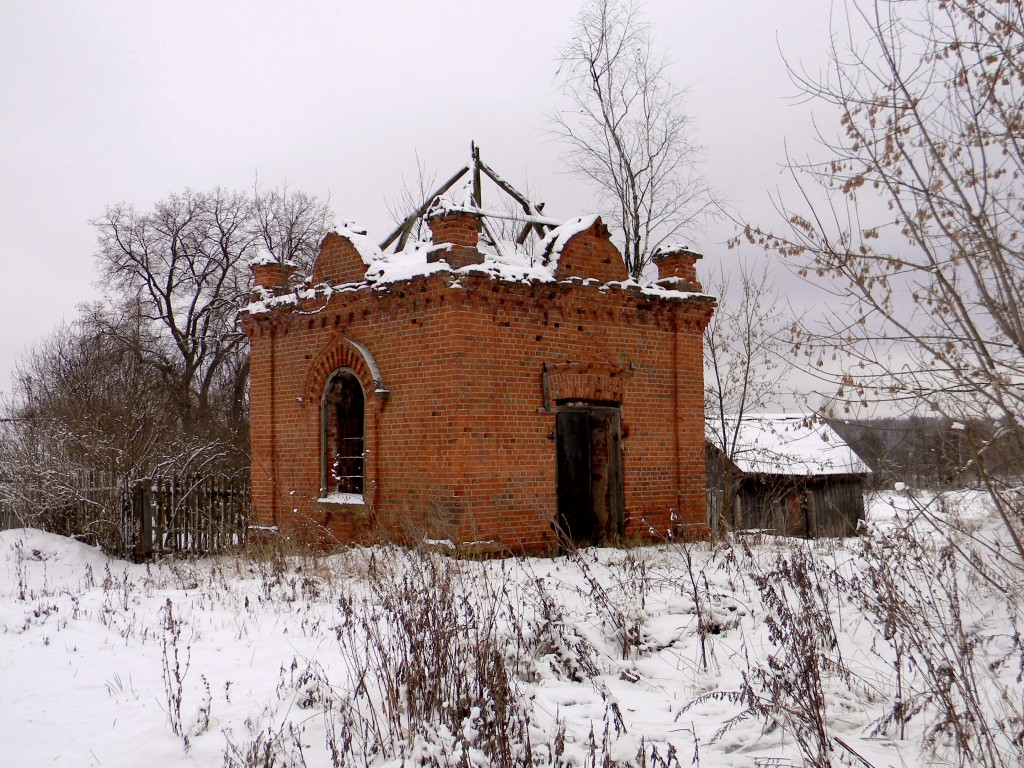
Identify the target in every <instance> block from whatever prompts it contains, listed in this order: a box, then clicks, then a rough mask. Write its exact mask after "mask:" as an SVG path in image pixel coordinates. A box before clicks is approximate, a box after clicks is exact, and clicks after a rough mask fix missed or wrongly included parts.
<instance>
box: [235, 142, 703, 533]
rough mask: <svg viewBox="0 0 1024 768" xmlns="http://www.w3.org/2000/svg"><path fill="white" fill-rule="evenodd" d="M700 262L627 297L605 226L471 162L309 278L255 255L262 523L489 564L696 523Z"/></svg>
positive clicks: (672, 270)
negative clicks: (491, 198) (421, 231)
mask: <svg viewBox="0 0 1024 768" xmlns="http://www.w3.org/2000/svg"><path fill="white" fill-rule="evenodd" d="M481 174H483V176H484V177H485V178H488V179H490V180H491V181H493V183H494V184H496V185H497V186H498V187H499V188H500V189H501V190H503V191H504V192H505V193H507V194H508V195H510V196H511V197H512V199H514V200H515V201H516V204H517V205H518V206H519V207H521V209H522V213H519V214H517V216H516V219H517V222H518V223H517V225H516V226H519V225H520V224H521V225H522V231H521V232H519V233H518V237H516V235H515V234H513V236H512V237H511V239H510V240H507V241H503V240H502V238H501V236H500V233H499V226H500V225H502V224H503V223H504V224H507V221H506V220H507V219H508V218H509V216H508V215H507V214H502V213H497V212H494V211H489V210H487V209H486V208H485V207H484V206H482V205H481V204H480V199H481V191H480V186H481ZM462 178H467V179H468V183H467V187H466V190H465V193H464V194H463V201H462V202H459V203H457V202H453V197H454V196H453V195H452V194H451V191H452V189H453V188H454V184H455V183H456V182H457V181H459V180H460V179H462ZM421 219H425V220H426V222H427V225H428V227H429V235H430V238H429V241H426V240H423V241H418V242H414V237H413V231H414V226H415V224H416V222H417V221H419V220H421ZM529 237H534V238H535V240H536V241H537V242H536V243H535V245H534V248H533V251H532V253H530V252H529V251H528V249H527V248H526V247H525V245H526V244H527V243H528V242H529V241H528V238H529ZM698 258H700V256H699V255H698V254H696V253H694V252H692V251H690V250H688V249H686V248H682V247H679V248H669V249H663V250H662V251H661V252H660V253H658V254H657V255H656V258H655V263H656V265H657V268H658V277H657V279H656V280H655V281H654V282H653V283H651V284H640V283H638V282H636V281H634V280H632V279H630V278H629V276H628V274H627V271H626V268H625V266H624V264H623V260H622V256H621V254H620V253H619V251H618V250H617V249H616V247H615V246H614V245H613V244H612V242H611V240H610V234H609V232H608V229H607V228H606V227H605V225H604V223H603V222H602V221H601V218H600V217H596V216H590V217H583V218H575V219H571V220H570V221H567V222H564V223H561V224H559V223H558V222H556V221H553V220H551V219H549V218H546V217H545V216H543V215H542V206H541V205H534V204H532V203H530V202H529V201H528V200H527V199H526V198H525V197H524V196H522V195H521V194H519V193H518V192H517V191H516V190H514V189H513V188H512V187H511V186H509V185H508V184H507V183H505V182H504V181H503V180H502V179H501V178H500V177H499V176H498V175H497V174H495V173H494V172H493V171H492V170H491V169H490V168H489V167H488V166H487V165H486V164H484V163H482V162H481V161H480V158H479V152H478V151H477V150H476V149H474V151H473V156H472V160H471V162H470V163H469V164H468V165H467V166H466V168H464V169H463V170H462V171H461V172H460V173H459V174H456V175H455V176H454V177H453V178H452V180H451V181H450V182H449V183H448V185H447V186H445V187H443V188H442V189H441V190H440V191H439V192H438V194H437V195H435V196H432V197H431V199H430V200H428V201H427V202H426V203H425V204H424V205H423V206H422V207H421V208H420V209H419V210H418V211H416V212H414V213H413V214H412V215H411V216H410V217H409V219H407V220H406V222H405V223H403V225H402V226H401V227H400V228H399V229H398V230H396V232H395V233H394V234H393V235H392V236H391V237H389V238H388V239H387V240H386V241H385V242H384V243H383V244H382V245H381V246H378V245H377V244H375V243H373V242H372V241H371V240H370V239H369V238H367V237H366V235H365V234H364V233H363V232H361V231H358V230H356V229H354V228H341V229H339V230H338V231H336V232H332V233H331V234H329V235H327V236H326V237H325V238H324V240H323V243H322V244H321V247H320V255H319V257H318V258H317V260H316V262H315V263H314V264H313V267H312V270H311V274H309V275H297V276H296V275H294V274H293V272H294V269H293V267H292V265H289V264H281V263H279V262H277V261H276V260H273V259H270V258H268V259H265V260H260V261H256V262H254V263H253V264H252V269H253V272H254V275H255V283H256V287H255V290H254V295H253V301H252V303H251V304H250V305H249V306H248V307H247V308H246V309H245V311H244V312H243V313H242V315H241V319H240V323H241V327H242V329H243V330H244V332H245V333H246V335H247V336H248V337H249V340H250V343H251V394H250V408H251V423H252V427H251V428H252V496H253V506H254V517H255V520H254V522H255V524H257V525H259V526H267V527H271V526H276V528H277V529H278V530H280V531H282V532H297V533H300V534H301V535H304V536H306V537H308V538H314V539H318V540H320V541H323V542H326V543H330V542H335V541H336V542H357V541H374V540H378V539H380V538H389V539H397V540H402V541H415V540H421V539H423V538H429V539H446V540H449V541H451V542H453V543H454V544H455V545H456V546H462V547H466V548H468V549H476V550H481V551H484V552H487V551H506V550H508V551H513V552H544V551H553V550H554V549H556V548H557V547H559V546H560V545H564V544H566V543H567V542H570V541H571V542H573V543H575V544H591V543H602V542H610V541H615V540H617V539H619V538H621V537H653V538H660V537H667V536H674V535H679V534H680V533H682V532H683V530H684V529H685V530H687V532H688V533H698V534H699V533H701V532H703V530H704V526H705V524H706V523H705V521H706V517H705V454H704V416H703V370H702V365H703V363H702V348H701V344H702V331H703V329H704V326H705V325H706V324H707V322H708V320H709V319H710V317H711V313H712V311H713V308H714V299H712V298H711V297H709V296H706V295H704V294H703V293H701V286H700V283H699V282H698V281H697V277H696V270H695V262H696V260H697V259H698ZM560 537H564V538H561V539H560Z"/></svg>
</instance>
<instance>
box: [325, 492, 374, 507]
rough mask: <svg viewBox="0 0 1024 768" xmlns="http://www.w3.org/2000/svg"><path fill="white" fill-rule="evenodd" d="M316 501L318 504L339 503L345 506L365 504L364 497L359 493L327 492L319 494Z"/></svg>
mask: <svg viewBox="0 0 1024 768" xmlns="http://www.w3.org/2000/svg"><path fill="white" fill-rule="evenodd" d="M317 501H318V502H319V503H320V504H341V505H347V506H365V504H366V499H365V498H363V494H361V493H338V492H335V493H329V494H327V495H326V496H321V497H320V498H319V499H317Z"/></svg>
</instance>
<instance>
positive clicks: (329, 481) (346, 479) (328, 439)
mask: <svg viewBox="0 0 1024 768" xmlns="http://www.w3.org/2000/svg"><path fill="white" fill-rule="evenodd" d="M365 405H366V398H365V396H364V395H363V387H362V385H361V384H360V383H359V379H358V378H357V377H356V375H355V374H354V373H353V372H352V371H351V370H347V369H342V370H339V371H336V372H335V373H334V374H333V375H332V376H331V378H330V380H329V381H328V384H327V389H326V390H325V391H324V413H323V424H324V435H323V448H324V456H323V470H324V471H323V477H322V481H321V484H322V486H323V492H324V494H334V493H338V494H354V495H359V496H361V495H362V493H363V479H364V477H365V462H364V452H365V444H364V435H363V433H364V430H363V427H364V419H365V410H366V409H365Z"/></svg>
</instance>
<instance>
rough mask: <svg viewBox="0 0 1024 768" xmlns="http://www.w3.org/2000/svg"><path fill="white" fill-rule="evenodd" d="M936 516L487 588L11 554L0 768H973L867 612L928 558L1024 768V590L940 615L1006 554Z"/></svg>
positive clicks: (959, 517)
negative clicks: (604, 765) (946, 527)
mask: <svg viewBox="0 0 1024 768" xmlns="http://www.w3.org/2000/svg"><path fill="white" fill-rule="evenodd" d="M918 501H919V502H920V501H924V502H927V503H928V505H929V506H927V507H926V508H925V511H924V512H922V509H921V507H920V506H919V505H915V503H914V500H913V499H911V498H910V497H909V495H908V494H907V493H906V492H895V491H893V492H888V493H882V494H879V495H878V496H876V497H875V498H873V499H872V502H871V505H870V513H869V519H870V523H871V525H870V531H869V533H868V534H867V535H865V536H864V537H861V538H859V539H851V540H846V541H836V540H826V541H820V542H804V541H796V540H789V539H781V538H755V537H736V538H734V539H732V540H730V541H726V542H721V543H715V544H709V543H697V544H690V545H683V544H678V543H666V544H663V545H659V546H651V547H642V548H634V549H625V550H619V549H591V550H584V551H581V552H580V553H577V554H575V555H573V556H567V557H559V558H554V559H544V558H528V559H508V560H503V561H490V562H483V563H479V562H467V561H458V560H453V559H449V558H447V557H445V556H443V555H440V554H434V553H428V552H408V551H405V550H401V549H398V548H393V547H375V548H369V549H352V550H349V551H346V552H343V553H341V554H337V555H334V556H331V557H314V556H312V555H309V554H292V555H289V556H287V557H285V556H282V555H281V554H280V553H273V552H271V553H266V554H264V555H261V556H254V555H230V556H222V557H218V558H211V559H206V560H200V561H197V562H168V561H163V562H160V563H154V564H150V565H133V564H131V563H127V562H124V561H120V560H113V559H110V558H108V557H106V556H105V555H103V554H102V553H100V552H98V551H97V550H95V549H92V548H90V547H87V546H85V545H83V544H79V543H77V542H74V541H71V540H68V539H64V538H60V537H57V536H53V535H50V534H46V533H42V532H40V531H36V530H28V529H20V530H13V531H7V532H2V533H0V714H2V716H0V745H3V747H2V750H0V764H2V765H11V766H43V765H46V766H49V765H62V766H132V767H133V768H134V766H142V765H144V766H148V767H149V768H164V767H165V766H188V765H196V766H214V765H224V766H243V765H246V766H248V765H251V766H257V765H258V766H267V767H269V766H290V765H308V766H322V765H364V764H368V765H420V764H429V765H434V764H440V765H445V764H451V765H460V764H461V765H499V764H508V765H517V764H522V763H523V762H524V760H525V759H526V756H527V755H531V756H532V758H533V760H534V763H535V764H537V765H555V764H557V765H577V764H578V765H584V764H594V763H591V762H590V761H591V760H595V758H596V764H598V765H600V764H601V761H602V760H604V759H605V757H608V758H610V760H611V764H622V765H641V764H643V765H681V766H686V765H702V766H756V765H777V766H788V765H794V766H796V765H801V764H802V754H804V755H806V754H813V753H814V749H815V747H814V744H815V743H818V744H819V745H820V743H821V741H820V740H819V741H818V742H815V739H816V738H819V737H820V739H824V741H825V742H826V743H828V744H829V748H830V749H831V750H832V752H831V755H830V756H826V757H825V758H824V759H829V760H832V764H835V765H840V764H849V765H869V766H876V767H878V768H880V767H881V766H889V765H892V766H916V765H922V764H934V765H945V764H955V762H953V758H952V754H953V753H952V751H948V750H944V747H943V745H944V744H948V743H950V742H951V740H953V739H955V736H956V734H952V735H951V734H950V733H948V731H949V727H947V728H946V730H942V729H941V726H940V730H938V731H935V730H934V729H935V728H936V723H937V722H938V723H941V720H942V718H941V717H940V716H939V715H940V714H941V712H940V710H942V707H943V706H945V707H946V708H947V710H948V711H947V714H949V713H954V714H955V708H956V706H957V705H956V696H955V695H954V694H955V692H956V690H958V689H959V686H957V685H951V686H950V690H951V691H952V693H950V691H946V692H945V694H943V695H940V696H936V695H935V694H934V691H935V685H934V675H933V677H932V678H929V677H928V676H927V675H925V674H924V673H923V672H920V669H919V668H920V667H921V666H922V660H921V659H920V658H916V657H915V655H914V652H913V649H912V648H910V647H909V646H908V645H907V643H908V642H909V638H911V637H912V635H913V632H912V631H911V630H912V627H911V626H910V624H912V623H913V622H912V621H911V620H909V619H908V624H907V626H905V627H903V626H902V625H900V626H896V625H897V624H899V620H898V619H897V620H894V621H893V623H891V624H890V622H888V620H887V621H886V624H887V625H886V626H881V625H880V624H881V620H880V619H879V616H880V615H882V614H881V613H880V612H879V610H878V609H877V606H876V607H875V608H873V607H872V601H871V599H870V597H871V596H872V595H874V594H876V593H877V594H879V595H880V594H891V590H892V589H894V588H895V589H900V588H901V587H900V583H903V582H900V583H897V584H896V585H895V587H894V586H893V584H889V583H887V581H886V577H887V574H896V575H897V576H898V577H899V578H904V577H903V575H902V574H904V573H905V572H904V570H902V569H903V568H904V566H905V565H906V564H907V563H910V564H913V563H914V562H915V559H916V562H918V563H921V562H922V561H924V562H923V564H920V565H914V566H913V567H914V568H918V570H915V571H912V572H911V576H910V577H909V578H908V579H907V581H906V584H905V586H907V588H908V589H909V590H910V591H911V592H912V594H910V595H908V597H907V600H908V602H907V605H920V606H925V607H927V606H929V605H931V606H932V609H933V610H934V611H936V613H937V614H941V615H942V616H944V617H945V616H946V613H947V610H946V609H947V608H948V607H949V606H950V605H954V604H955V605H954V607H955V611H950V612H951V613H955V614H956V616H955V617H953V619H951V621H953V624H955V626H954V628H953V630H950V627H951V626H953V624H950V623H949V622H944V623H943V624H942V627H944V629H942V630H940V631H938V634H939V635H941V634H943V632H945V633H947V634H950V635H956V636H957V637H959V638H960V640H964V638H965V637H966V638H967V639H968V640H973V641H974V644H973V645H971V646H970V647H971V648H972V649H974V650H972V654H973V655H971V657H970V658H969V659H968V660H967V662H966V663H967V665H968V666H967V667H964V668H960V669H954V670H953V671H951V672H950V673H949V674H950V675H960V677H961V678H963V677H967V678H970V680H971V685H972V686H973V687H974V689H976V693H977V696H978V697H981V701H982V702H987V703H985V704H983V706H984V707H987V708H988V710H989V711H990V714H991V720H992V723H993V724H994V725H993V726H992V727H998V728H1000V729H1002V732H1003V733H1002V734H1000V733H996V734H995V735H991V738H989V739H988V740H989V742H991V743H990V744H989V747H988V748H990V749H993V750H995V752H994V754H996V755H998V754H1000V751H1002V754H1005V755H1008V756H1010V762H1007V763H1006V764H1007V765H1010V764H1013V762H1012V760H1013V759H1014V758H1013V756H1014V755H1019V754H1020V751H1019V750H1018V751H1016V752H1015V751H1014V747H1013V746H1012V739H1013V738H1014V736H1015V733H1014V730H1013V729H1014V728H1017V729H1020V728H1021V727H1024V726H1022V724H1021V723H1020V721H1019V719H1017V720H1015V719H1014V718H1015V717H1017V718H1019V715H1020V712H1021V711H1022V710H1024V701H1022V698H1021V697H1022V693H1021V691H1022V687H1021V684H1020V680H1019V679H1018V678H1017V675H1019V674H1020V672H1021V666H1020V665H1021V662H1022V651H1021V647H1020V642H1021V641H1020V626H1019V625H1018V623H1017V615H1018V614H1019V609H1020V608H1022V607H1024V602H1022V599H1021V596H1020V592H1019V591H1017V592H1012V590H1011V593H1009V596H1008V593H1006V592H1005V590H1004V591H1003V593H1002V596H1000V587H1005V586H1007V585H1008V584H1009V586H1011V587H1012V588H1018V587H1019V581H1017V582H1013V579H1019V572H1018V573H1017V575H1016V576H1014V575H1013V573H1014V572H1013V570H1012V568H1011V569H1010V570H1009V571H1008V572H1007V571H1005V570H1004V571H1003V572H1002V573H1003V576H1001V577H1000V578H1002V579H1003V582H1004V583H1002V584H999V583H998V580H997V581H996V583H992V578H991V574H990V573H988V572H987V571H976V570H973V569H972V568H969V567H966V566H965V564H964V563H961V564H960V566H959V569H956V568H954V570H953V576H952V579H953V581H954V582H955V583H957V584H958V585H959V586H958V589H959V590H961V592H962V596H963V597H964V598H965V599H964V600H963V602H962V603H960V602H957V601H956V600H955V599H954V600H949V599H948V594H947V603H942V598H941V590H940V591H938V592H937V593H936V594H937V595H938V597H937V598H936V600H937V602H933V603H929V602H928V599H927V594H928V593H930V591H931V590H932V588H933V587H936V585H941V583H942V582H943V579H944V578H945V576H944V575H943V574H946V575H948V573H949V571H948V567H949V566H948V565H947V566H943V565H942V556H943V553H945V554H946V555H948V553H949V552H950V551H961V552H964V553H967V552H968V549H970V548H972V547H973V548H974V549H976V550H978V551H981V552H984V553H987V554H984V555H982V557H983V558H984V557H990V558H995V559H996V560H998V552H997V551H995V550H990V549H985V544H990V545H991V546H1002V544H1001V543H1000V541H999V539H1000V528H999V525H998V522H997V521H996V520H995V519H994V518H993V516H992V515H991V514H990V513H989V511H988V508H987V505H986V503H985V501H984V498H983V497H982V496H980V495H978V494H972V493H969V492H961V493H958V494H952V495H947V496H946V497H944V498H943V499H941V500H936V499H931V498H930V497H923V498H921V497H919V498H918ZM940 501H941V504H940ZM933 513H934V514H933ZM935 520H938V521H940V522H947V521H950V520H952V521H954V522H955V523H956V528H957V529H958V530H960V531H961V532H960V533H954V534H952V535H951V537H947V536H945V535H944V534H939V533H937V532H936V531H935V528H934V525H933V523H934V522H935ZM908 530H909V532H910V533H911V534H913V535H908ZM950 539H952V542H953V543H954V544H955V545H956V546H955V547H954V548H953V550H950V548H949V547H948V544H949V543H950ZM979 541H980V543H978V542H979ZM908 542H910V543H908ZM914 542H916V544H915V543H914ZM918 545H919V548H917V547H918ZM931 554H934V555H935V556H934V558H933V560H934V562H931V561H929V558H930V557H931ZM1007 554H1008V553H1007ZM887 558H889V560H887ZM893 558H898V560H896V559H893ZM947 560H948V557H947ZM930 562H931V564H929V563H930ZM887 564H888V565H887ZM888 566H892V567H888ZM897 566H898V567H897ZM944 567H945V568H947V570H946V571H943V570H942V568H944ZM929 568H937V569H938V570H929ZM1007 573H1009V574H1010V575H1009V576H1007V575H1006V574H1007ZM917 578H920V579H921V582H920V583H915V582H914V579H917ZM1007 580H1009V581H1007ZM887 589H888V590H890V592H889V593H886V590H887ZM922 594H923V595H925V597H924V598H922ZM865 596H867V597H868V599H865ZM919 599H923V600H924V602H920V603H914V602H913V601H914V600H919ZM946 618H949V617H946ZM921 631H922V632H924V635H925V639H924V640H921V641H920V644H921V645H922V647H923V648H925V651H923V652H929V651H927V649H931V651H930V652H932V653H934V654H935V655H936V658H935V659H934V661H935V664H936V665H938V664H940V663H941V664H945V663H951V664H954V666H955V663H956V661H957V660H956V659H955V658H954V659H953V660H952V661H950V660H947V659H944V658H938V657H940V656H943V654H945V653H946V651H947V650H948V649H946V650H944V648H945V646H944V645H943V641H942V639H941V637H940V638H939V639H938V640H935V639H934V638H932V640H929V639H928V637H932V635H934V634H935V630H934V628H932V629H930V630H921ZM928 632H931V633H932V635H928ZM957 633H959V635H958V634H957ZM1015 633H1016V634H1015ZM1014 638H1016V639H1014ZM930 643H931V644H930ZM954 645H955V643H954ZM812 651H813V652H812ZM897 652H898V654H899V655H897ZM954 656H955V654H954ZM962 656H963V654H961V657H962ZM960 662H961V663H964V659H963V658H960ZM925 666H927V665H926V664H925ZM896 670H899V672H900V675H899V676H897V674H896ZM945 674H946V672H944V671H941V670H940V674H939V678H938V679H940V680H941V679H943V678H942V675H945ZM929 686H931V687H930V688H929ZM940 687H941V686H940ZM929 691H930V692H929ZM937 713H939V714H937ZM817 723H821V724H822V728H821V729H818V730H816V727H817V726H816V724H817ZM929 729H933V730H929ZM989 730H991V728H990V729H989ZM929 734H930V735H931V736H933V737H934V738H932V740H931V741H932V746H930V747H928V746H922V745H923V737H924V736H927V735H929ZM981 741H982V742H984V741H985V739H984V738H983V739H981ZM809 745H810V746H809ZM947 760H948V761H949V762H947Z"/></svg>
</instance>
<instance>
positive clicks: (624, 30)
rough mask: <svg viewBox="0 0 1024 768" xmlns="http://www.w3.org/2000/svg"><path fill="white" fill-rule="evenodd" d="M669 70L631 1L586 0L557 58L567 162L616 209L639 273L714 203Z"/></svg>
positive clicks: (558, 123) (560, 129) (633, 269)
mask: <svg viewBox="0 0 1024 768" xmlns="http://www.w3.org/2000/svg"><path fill="white" fill-rule="evenodd" d="M668 71H669V63H668V60H667V59H666V58H665V57H664V56H661V55H658V54H656V53H655V52H654V51H653V50H652V46H651V34H650V27H649V25H648V24H647V23H645V22H644V21H643V20H642V19H641V18H640V15H639V12H638V9H637V6H636V4H634V3H633V2H631V0H589V2H588V3H587V4H586V5H585V6H584V8H583V10H582V12H581V13H580V16H579V18H578V19H577V21H576V28H575V32H574V34H573V36H572V38H571V40H570V41H569V42H568V44H567V45H566V46H565V48H564V49H563V51H562V54H561V74H562V78H563V90H564V93H565V96H566V98H567V100H568V106H567V107H565V108H563V109H560V110H558V111H557V112H556V113H555V114H554V115H553V117H552V123H553V126H554V127H553V131H554V133H555V135H556V136H558V137H559V138H561V139H562V140H563V141H564V142H565V144H566V145H567V147H568V149H569V154H568V157H567V158H566V162H567V164H568V166H569V168H570V169H571V170H572V171H573V172H574V173H576V174H578V175H580V176H582V177H583V178H585V179H587V180H589V181H590V182H591V183H592V184H593V185H594V186H595V187H596V188H597V190H598V192H599V194H600V197H601V203H602V205H606V206H609V207H610V208H611V210H612V213H611V218H612V219H613V220H614V221H615V223H616V224H617V225H618V226H619V227H621V229H622V232H623V233H624V238H625V242H624V248H623V256H624V258H625V261H626V267H627V268H628V269H629V272H630V274H631V275H633V276H634V277H639V276H640V274H641V273H642V271H643V269H644V267H645V266H646V265H647V263H648V261H649V260H650V257H651V254H652V253H653V252H654V249H655V248H656V247H657V246H658V245H659V244H661V243H664V242H665V241H666V240H667V239H668V238H671V237H674V236H678V235H679V234H680V233H683V232H685V231H687V230H688V229H691V228H692V227H693V226H694V225H695V224H696V223H697V222H698V221H699V219H700V218H701V217H702V216H703V215H704V214H706V213H707V212H708V210H709V208H710V205H711V194H710V192H709V190H708V187H707V186H706V184H705V183H704V180H703V179H702V178H701V176H700V175H699V174H698V173H697V172H696V169H695V166H696V164H697V160H698V158H699V155H700V148H699V147H698V146H697V144H696V143H695V142H694V141H693V139H692V136H691V125H690V119H689V118H688V117H687V115H686V113H685V111H684V109H683V94H682V92H681V91H680V90H678V89H677V88H676V87H675V86H673V84H672V83H671V82H670V80H669V78H668Z"/></svg>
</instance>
